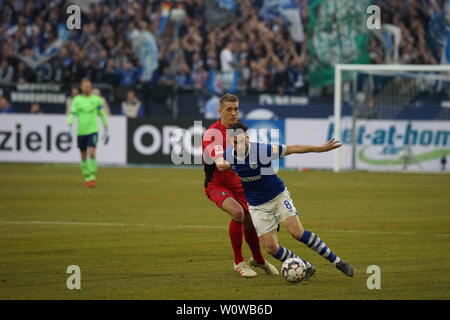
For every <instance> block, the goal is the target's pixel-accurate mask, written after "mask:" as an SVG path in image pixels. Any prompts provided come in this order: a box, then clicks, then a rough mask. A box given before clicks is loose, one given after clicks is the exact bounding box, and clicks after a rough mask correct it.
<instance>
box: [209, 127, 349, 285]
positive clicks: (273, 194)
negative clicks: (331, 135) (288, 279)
mask: <svg viewBox="0 0 450 320" xmlns="http://www.w3.org/2000/svg"><path fill="white" fill-rule="evenodd" d="M229 129H231V130H234V134H232V135H231V134H230V135H229V136H232V137H233V138H232V139H233V141H232V145H233V146H234V147H230V148H228V149H227V150H226V152H225V155H224V158H223V160H222V161H220V162H221V163H220V165H217V167H218V169H219V170H222V171H224V170H230V169H231V170H233V171H235V172H236V173H237V175H238V176H239V177H240V179H241V182H242V186H243V187H244V191H245V195H246V198H247V201H248V202H249V211H250V214H251V216H252V220H253V224H254V226H255V229H256V232H257V234H258V237H259V238H260V240H261V241H262V242H263V244H264V247H265V248H266V250H267V252H268V253H269V254H271V255H272V256H273V257H274V258H276V259H278V260H279V261H281V262H284V261H285V260H286V259H289V258H293V257H298V256H297V255H296V254H295V253H294V252H292V251H291V250H289V249H288V248H285V247H282V246H280V245H279V244H278V237H277V231H278V227H279V224H281V223H283V224H284V225H285V227H286V229H287V231H288V232H289V233H290V234H291V235H292V236H293V237H294V238H295V239H296V240H298V241H299V242H302V243H303V244H305V245H306V246H307V247H308V248H310V249H312V250H314V251H316V252H317V253H318V254H320V255H321V256H322V257H324V258H325V259H327V260H328V261H329V262H330V263H332V264H333V265H334V266H335V267H336V268H337V269H338V270H340V271H342V272H343V273H344V274H346V275H347V276H349V277H353V275H354V272H355V269H354V267H353V266H352V265H351V264H348V263H346V262H344V261H343V260H342V259H341V258H339V257H338V256H337V255H336V254H335V253H334V252H333V251H332V250H331V249H330V248H329V247H328V246H327V245H326V244H325V242H324V241H323V240H321V239H320V238H319V236H318V235H317V234H315V233H314V232H311V231H309V230H305V229H304V228H303V226H302V224H301V223H300V220H299V218H298V213H297V210H296V209H295V207H294V204H293V202H292V199H291V197H290V194H289V191H288V190H287V189H286V187H285V185H284V182H283V181H282V180H281V179H280V178H279V177H278V176H277V175H276V174H275V172H274V170H273V166H272V161H273V160H277V159H280V158H283V157H285V156H287V155H289V154H299V153H308V152H327V151H331V150H333V149H336V148H339V147H340V146H341V144H340V143H339V141H334V139H332V140H330V141H328V142H327V143H326V144H324V145H322V146H304V145H291V146H285V145H279V144H261V143H250V142H249V137H248V135H247V134H246V131H247V129H248V127H247V126H246V125H245V124H243V123H241V122H238V123H235V124H233V125H232V126H231V127H230V128H229ZM216 164H217V162H216ZM302 260H303V261H304V262H305V264H306V266H307V275H306V278H305V279H306V280H308V279H310V278H311V276H312V275H313V274H314V272H315V267H314V265H312V264H311V263H309V262H308V261H306V260H304V259H302Z"/></svg>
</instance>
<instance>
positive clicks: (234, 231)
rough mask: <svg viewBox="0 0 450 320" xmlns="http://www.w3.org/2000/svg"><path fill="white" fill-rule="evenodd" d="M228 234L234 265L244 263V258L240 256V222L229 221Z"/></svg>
mask: <svg viewBox="0 0 450 320" xmlns="http://www.w3.org/2000/svg"><path fill="white" fill-rule="evenodd" d="M228 233H229V236H230V240H231V246H232V247H233V253H234V263H235V264H238V263H240V262H242V261H244V257H243V256H242V238H243V234H242V222H237V221H234V220H231V221H230V227H229V228H228Z"/></svg>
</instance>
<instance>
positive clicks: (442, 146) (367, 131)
mask: <svg viewBox="0 0 450 320" xmlns="http://www.w3.org/2000/svg"><path fill="white" fill-rule="evenodd" d="M335 71H336V73H335V92H334V95H335V96H334V136H335V138H337V139H339V140H340V141H342V142H343V143H344V146H343V147H342V148H340V149H338V152H336V153H335V158H334V171H335V172H337V171H340V170H375V171H441V170H446V169H445V164H446V160H447V157H450V65H336V68H335ZM448 160H450V159H448Z"/></svg>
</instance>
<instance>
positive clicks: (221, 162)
mask: <svg viewBox="0 0 450 320" xmlns="http://www.w3.org/2000/svg"><path fill="white" fill-rule="evenodd" d="M214 163H215V164H216V167H217V169H218V170H219V171H227V170H230V169H231V165H230V163H229V162H228V161H227V160H225V159H224V158H223V157H219V158H217V159H216V160H214Z"/></svg>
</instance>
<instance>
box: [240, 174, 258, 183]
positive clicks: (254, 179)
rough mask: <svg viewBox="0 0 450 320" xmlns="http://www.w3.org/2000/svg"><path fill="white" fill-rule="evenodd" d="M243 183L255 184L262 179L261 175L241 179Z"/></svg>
mask: <svg viewBox="0 0 450 320" xmlns="http://www.w3.org/2000/svg"><path fill="white" fill-rule="evenodd" d="M240 178H241V181H242V182H253V181H257V180H259V179H261V175H257V176H253V177H240Z"/></svg>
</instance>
